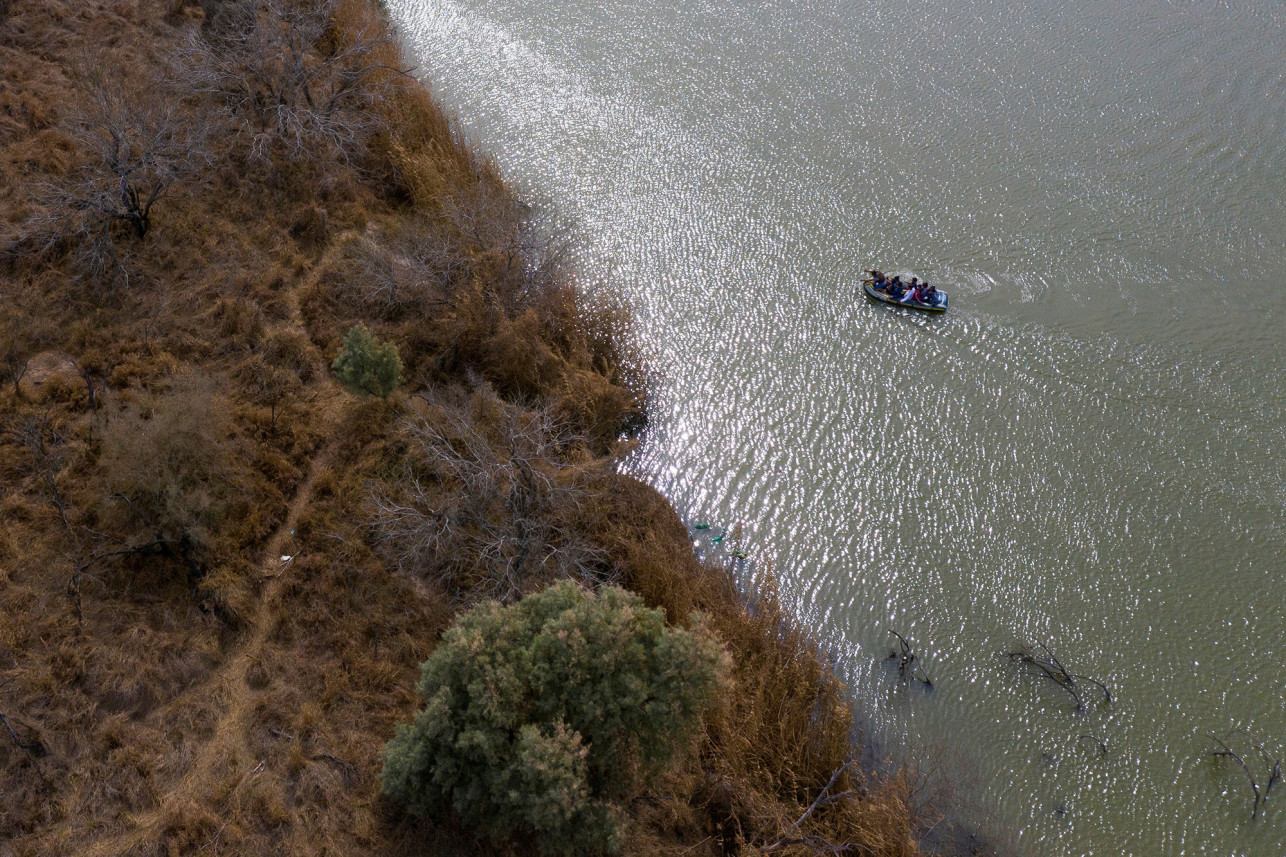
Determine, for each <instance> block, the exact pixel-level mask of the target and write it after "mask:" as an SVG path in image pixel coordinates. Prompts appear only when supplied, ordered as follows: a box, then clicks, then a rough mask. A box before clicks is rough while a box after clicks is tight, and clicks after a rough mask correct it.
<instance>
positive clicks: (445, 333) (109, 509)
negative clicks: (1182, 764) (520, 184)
mask: <svg viewBox="0 0 1286 857" xmlns="http://www.w3.org/2000/svg"><path fill="white" fill-rule="evenodd" d="M318 6H319V4H317V3H315V2H314V3H304V2H300V3H294V2H288V0H272V2H268V0H262V2H250V0H203V2H200V3H197V2H183V0H165V2H160V0H156V1H155V2H152V0H119V2H110V3H80V2H71V0H66V2H58V0H54V2H40V3H37V2H35V0H15V2H13V3H12V4H11V5H10V4H8V3H6V2H4V0H0V73H2V74H3V79H0V159H2V160H3V170H2V171H0V215H2V216H3V222H2V223H0V228H3V230H4V235H5V238H4V241H5V243H4V245H3V253H4V255H3V257H2V258H0V265H2V266H3V267H2V268H0V270H2V272H3V280H2V281H0V289H2V290H3V294H2V296H0V297H2V298H3V305H4V313H3V315H0V480H2V481H0V489H2V496H0V512H2V513H3V517H2V518H0V717H2V719H0V794H2V795H3V796H4V798H3V801H0V855H2V857H8V855H10V854H13V855H27V854H32V855H35V854H68V853H89V854H104V855H105V854H121V853H131V854H153V853H156V854H160V853H195V852H197V851H200V852H201V853H224V854H250V853H268V852H270V851H271V852H274V853H283V854H309V855H314V854H340V853H342V854H354V853H398V854H402V853H422V854H439V853H442V854H447V853H474V852H479V853H481V852H483V851H490V850H491V849H490V848H488V847H486V846H483V845H479V844H478V843H476V842H474V841H473V840H472V839H470V838H469V837H468V836H467V835H466V834H464V833H462V832H461V831H457V830H453V829H449V828H443V827H435V826H432V825H429V824H427V823H421V822H413V821H411V820H409V819H407V818H406V817H404V816H403V815H402V814H401V813H400V812H399V811H398V810H397V809H396V808H395V807H393V806H391V805H389V804H388V803H387V802H386V801H385V800H384V799H383V798H382V797H381V796H380V789H379V783H378V771H379V752H380V749H381V747H382V746H383V744H384V742H386V741H387V740H388V738H389V737H391V735H392V733H393V726H394V724H395V723H396V722H398V721H400V720H405V719H407V718H408V717H409V716H410V715H411V713H412V712H413V711H414V709H415V704H416V700H415V698H414V694H413V687H414V684H415V679H416V673H417V666H418V664H419V663H420V662H421V661H423V660H424V658H425V657H426V656H427V655H428V654H429V652H430V651H431V650H432V648H433V646H434V644H435V642H436V640H437V639H438V637H439V635H440V633H441V631H442V630H443V629H444V628H445V627H446V626H447V624H448V623H449V622H450V620H451V616H452V615H453V613H454V612H455V611H456V610H458V609H459V608H460V607H461V606H462V605H463V604H466V603H468V602H469V601H470V600H471V599H476V598H478V597H482V596H484V595H488V594H491V595H496V596H500V597H515V596H517V595H519V594H521V593H522V592H526V591H530V590H532V589H535V588H538V587H539V586H541V585H543V584H545V583H547V582H548V581H549V580H551V579H553V578H555V577H559V576H568V575H570V576H573V577H577V578H579V579H581V580H582V581H584V582H586V583H590V584H592V583H595V582H598V581H604V580H613V581H619V582H621V583H623V584H624V585H626V586H629V587H631V588H633V589H635V590H637V591H639V592H640V593H642V594H643V595H644V597H645V598H646V599H647V600H648V602H649V603H651V604H655V605H660V606H664V607H665V608H666V610H667V615H669V616H670V617H686V616H687V615H688V614H689V612H690V611H691V610H692V609H693V608H700V609H703V610H705V611H707V612H708V613H709V614H710V615H711V617H712V618H711V626H712V627H713V628H715V629H716V630H717V631H718V633H719V635H720V637H721V638H722V639H723V641H724V643H725V644H726V645H727V646H728V648H729V650H730V651H731V652H732V654H733V656H734V660H735V664H736V667H735V673H734V674H735V681H736V683H735V685H734V692H733V693H731V694H729V695H728V698H727V699H726V700H725V701H724V702H723V704H722V707H721V708H720V709H719V710H718V711H716V712H714V713H713V714H712V715H711V716H710V717H709V718H708V722H707V728H706V735H705V737H704V739H703V741H702V743H701V747H700V749H699V751H698V752H696V753H694V754H693V755H692V757H691V758H690V759H689V760H688V761H687V762H686V763H685V764H684V765H683V766H682V767H681V768H680V769H678V770H676V771H674V772H673V773H672V775H670V777H669V778H668V779H667V781H666V782H665V783H664V784H663V787H662V788H659V789H657V790H656V792H655V793H653V794H647V795H640V796H638V798H637V799H636V800H635V801H634V803H633V804H632V808H631V812H632V814H633V817H634V819H635V824H634V825H633V826H632V828H631V830H632V832H631V839H630V841H629V842H628V843H627V846H626V849H627V851H629V852H631V853H659V852H665V853H668V852H675V853H678V852H680V851H683V852H684V853H704V854H717V853H725V852H728V851H733V850H737V849H751V850H754V849H759V850H766V851H773V852H778V851H779V852H782V853H812V852H815V851H816V850H818V849H819V848H824V847H826V846H827V845H833V844H838V845H848V846H849V848H848V850H850V851H853V852H858V853H877V854H885V855H895V854H913V853H915V852H916V849H915V846H914V845H913V844H912V836H913V832H912V829H911V821H910V819H909V813H908V809H907V806H906V801H905V785H904V784H903V783H901V782H900V781H899V780H894V781H892V782H881V781H879V780H877V779H876V778H874V777H872V776H869V775H863V774H860V773H858V772H857V771H856V770H855V769H852V768H844V770H843V771H842V772H841V774H840V775H839V777H838V778H837V779H835V780H834V782H833V783H832V785H831V789H830V791H829V792H828V795H832V796H836V795H838V796H837V797H834V798H833V799H831V800H826V801H822V802H820V803H818V804H817V805H816V806H815V807H814V808H813V809H812V811H811V812H808V810H809V807H810V805H811V804H813V801H814V799H815V798H816V797H817V796H818V795H819V793H820V792H821V790H822V789H823V788H824V787H825V786H827V784H828V783H830V782H832V776H833V774H834V773H835V772H836V771H837V770H840V769H841V768H843V767H844V765H845V764H846V762H847V761H848V760H849V757H850V753H851V749H850V743H849V742H850V716H849V712H848V709H847V707H846V706H845V705H844V703H843V701H842V696H841V694H840V688H839V687H838V686H837V684H836V682H835V681H834V679H833V678H832V677H831V674H830V673H829V671H828V670H827V669H826V667H825V665H824V664H823V663H822V662H821V661H819V659H818V658H817V657H816V656H815V654H814V653H813V649H812V647H811V646H810V644H809V642H808V640H807V639H806V637H805V636H804V635H803V634H801V633H800V632H799V631H798V630H797V629H796V628H795V627H794V626H793V625H791V623H790V622H789V621H788V620H787V618H786V617H784V616H783V615H782V614H781V611H780V610H779V609H778V608H777V607H776V603H775V599H774V598H773V597H772V592H771V582H770V581H768V582H766V583H765V585H764V588H763V591H762V592H761V598H760V601H759V603H758V605H757V609H756V610H755V611H754V612H753V614H752V613H751V612H748V611H746V610H745V609H744V608H743V607H742V604H741V602H740V600H739V599H738V597H737V595H736V593H735V592H734V591H733V588H732V586H731V583H730V582H729V580H728V578H727V576H726V575H725V574H723V573H722V572H721V571H719V570H717V569H710V568H705V567H702V566H701V565H699V564H698V563H696V562H695V561H694V559H693V557H692V555H691V552H690V550H689V547H688V543H687V538H686V531H685V529H684V528H683V527H682V525H681V524H680V523H679V522H678V520H677V519H676V518H675V516H674V513H673V511H672V510H670V509H669V508H668V506H667V505H666V504H665V502H664V500H663V499H661V498H660V497H658V496H657V495H656V494H655V493H654V492H652V491H651V490H650V489H648V488H646V487H644V486H642V485H639V484H637V483H635V482H633V481H631V480H628V479H625V478H622V477H619V476H617V475H615V474H614V471H613V467H612V460H613V455H614V454H616V453H618V452H619V449H620V441H619V438H620V437H621V436H622V432H625V431H628V430H629V429H631V428H632V427H634V426H635V425H637V423H638V421H639V419H640V418H641V397H640V394H639V392H638V390H639V386H638V383H637V381H636V379H635V378H633V377H632V376H631V373H630V370H629V368H628V367H629V365H630V363H629V360H628V359H627V356H626V355H625V354H624V353H623V352H622V349H621V346H620V343H621V342H623V341H624V340H623V339H622V328H623V326H624V325H625V324H626V319H625V318H624V316H623V315H622V314H621V313H619V312H617V311H615V310H613V309H611V308H610V307H602V306H599V307H586V306H583V305H582V304H583V302H581V301H580V300H579V299H578V297H577V295H576V293H575V290H574V287H573V284H572V282H571V279H570V278H569V276H568V274H567V272H566V271H565V270H563V268H562V267H561V265H560V260H559V253H558V249H559V247H558V241H557V236H555V235H551V234H550V233H549V232H548V231H547V230H545V229H544V228H543V227H542V225H541V224H540V223H539V222H538V221H533V218H532V217H531V215H530V212H528V211H527V210H526V209H525V208H524V206H522V205H521V204H520V203H518V202H517V201H515V200H514V199H513V198H512V197H511V196H510V195H509V194H508V193H507V192H506V191H505V189H504V187H503V186H502V185H501V183H500V182H499V180H498V179H497V177H496V175H495V173H494V171H493V170H492V169H490V168H489V167H488V165H487V164H485V163H483V162H481V161H479V160H478V159H477V158H476V157H474V156H473V155H471V153H470V152H469V151H468V150H467V149H465V148H464V147H462V146H461V145H460V144H459V141H458V140H457V139H456V138H455V137H454V136H453V134H452V133H451V131H450V128H449V125H448V123H447V122H446V121H445V120H444V118H443V116H442V115H441V113H440V112H439V111H438V109H437V108H436V107H435V105H434V104H433V103H432V101H431V99H430V98H429V97H428V95H427V94H426V93H425V92H424V91H423V90H421V89H420V88H418V87H417V86H414V85H411V84H410V82H409V81H408V80H407V79H406V78H405V77H403V76H402V75H400V74H398V73H397V71H396V66H397V64H398V62H399V59H398V55H397V52H396V51H395V50H394V49H393V48H392V46H391V44H390V42H389V40H388V38H387V34H386V31H385V30H384V29H383V27H382V23H381V20H380V19H379V18H378V16H377V15H376V14H375V13H374V12H373V10H372V9H371V8H370V7H369V6H368V5H367V4H366V3H364V2H359V0H348V1H347V2H337V3H330V4H326V5H325V7H324V8H323V9H322V10H321V11H320V12H319V11H317V10H318ZM358 321H361V322H364V323H366V324H367V325H369V326H370V327H371V328H372V329H373V330H374V331H375V332H376V333H377V334H378V335H380V336H381V337H383V338H386V339H389V340H390V341H393V342H395V343H396V344H397V345H398V347H399V349H400V351H401V354H402V357H403V360H404V362H405V366H406V370H405V376H406V377H407V378H408V384H407V385H406V386H405V387H404V388H403V391H401V392H400V393H398V394H396V395H395V396H394V397H392V399H391V400H390V401H387V402H386V401H382V400H378V399H373V398H369V397H368V398H359V397H354V396H351V395H349V394H347V393H345V392H343V391H341V390H339V389H338V388H337V386H336V385H335V384H334V383H333V382H332V381H331V380H330V379H329V373H328V371H327V365H328V362H329V359H330V358H331V357H332V356H333V355H334V353H335V351H336V349H337V347H338V344H339V341H340V339H341V337H342V336H343V334H344V332H345V331H346V330H347V329H348V328H349V326H351V325H352V324H353V323H355V322H358ZM282 555H290V556H292V557H293V559H292V560H290V561H289V562H288V563H283V562H282V561H281V559H280V557H281V556H282ZM801 817H803V821H802V822H801V823H797V820H798V819H800V818H801ZM859 846H860V847H859Z"/></svg>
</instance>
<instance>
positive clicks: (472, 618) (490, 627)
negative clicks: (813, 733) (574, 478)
mask: <svg viewBox="0 0 1286 857" xmlns="http://www.w3.org/2000/svg"><path fill="white" fill-rule="evenodd" d="M726 659H727V656H726V655H725V654H724V652H723V650H722V648H721V647H720V646H719V644H718V643H716V642H715V641H714V640H713V639H712V638H710V637H709V636H707V635H706V634H705V633H703V632H701V631H685V630H682V629H679V628H670V627H667V626H666V624H665V619H664V615H663V614H662V612H661V611H660V610H651V609H648V608H647V607H645V606H644V604H643V601H642V599H641V598H639V596H637V595H634V594H633V593H629V592H626V591H625V590H623V589H618V588H616V587H604V588H602V589H601V590H599V592H598V593H597V594H595V593H594V592H590V591H588V590H585V589H582V588H581V587H579V586H577V585H576V584H575V583H573V582H571V581H563V582H561V583H558V584H555V585H554V586H551V587H550V588H549V589H546V590H544V591H543V592H539V593H536V594H534V595H530V596H528V597H527V598H524V599H523V600H522V601H519V602H517V603H515V604H511V605H509V606H502V605H501V604H500V603H498V602H494V601H493V602H487V603H484V604H481V605H478V606H477V607H474V608H473V609H472V610H470V611H468V612H467V613H465V614H464V615H462V616H461V617H460V618H459V619H458V620H457V622H456V624H455V625H454V626H453V627H452V628H451V629H450V630H449V631H448V632H447V633H446V634H445V636H444V637H443V640H442V644H441V645H440V646H439V647H438V649H437V650H436V651H435V652H434V653H433V655H432V656H431V657H430V658H429V659H428V660H427V661H425V662H424V664H423V666H422V667H421V676H422V677H421V681H420V687H419V692H420V695H421V696H422V697H423V698H424V700H425V706H424V710H423V711H421V712H420V713H419V714H418V715H417V716H416V718H415V720H414V722H412V723H410V724H403V725H401V726H399V727H398V730H397V736H396V737H395V738H394V739H393V740H392V741H390V742H389V744H388V746H387V747H386V748H385V751H384V772H383V782H384V791H385V793H387V794H388V795H389V796H390V797H392V798H393V799H394V800H396V801H397V802H399V803H400V804H402V805H403V806H404V807H406V808H407V810H409V811H410V812H411V813H413V814H415V815H430V816H438V817H440V816H442V815H443V814H445V813H447V812H452V811H453V812H454V813H455V815H456V816H457V817H458V818H459V819H460V820H461V821H462V822H463V823H464V824H465V825H466V826H467V827H468V828H470V829H471V830H472V831H473V832H474V833H476V834H478V835H480V836H483V837H486V838H490V839H492V840H499V839H505V838H521V839H528V840H530V844H531V845H532V846H534V847H535V848H536V849H537V850H539V851H540V852H541V853H544V854H599V853H603V852H614V851H617V850H619V848H620V845H621V828H620V817H621V813H620V812H619V810H618V809H617V806H616V804H615V801H617V800H619V799H620V798H623V797H625V796H627V795H628V794H629V793H630V792H631V791H632V790H634V789H636V788H638V787H639V786H641V785H642V784H644V783H645V782H646V781H647V779H648V778H649V777H650V776H651V775H653V774H655V773H657V772H658V771H660V770H661V769H662V767H663V766H664V765H665V764H666V763H667V762H669V761H671V760H672V759H673V758H674V757H675V755H676V754H677V753H679V752H681V751H682V750H684V749H685V748H686V747H687V746H688V745H689V743H690V739H691V738H692V736H693V735H694V731H695V729H696V727H697V726H698V724H699V722H700V718H701V715H702V712H703V711H704V710H705V709H706V708H707V707H708V705H709V704H710V703H711V702H712V700H713V698H714V693H715V690H716V688H717V687H718V685H719V682H720V678H721V677H722V676H723V675H724V673H725V670H726Z"/></svg>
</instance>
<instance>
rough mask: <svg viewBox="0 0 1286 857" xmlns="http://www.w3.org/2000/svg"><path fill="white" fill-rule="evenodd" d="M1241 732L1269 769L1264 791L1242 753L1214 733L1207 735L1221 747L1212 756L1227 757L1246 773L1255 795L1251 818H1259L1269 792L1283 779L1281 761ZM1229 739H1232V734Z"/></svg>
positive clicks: (1254, 739)
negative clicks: (1260, 808) (1261, 807)
mask: <svg viewBox="0 0 1286 857" xmlns="http://www.w3.org/2000/svg"><path fill="white" fill-rule="evenodd" d="M1239 731H1242V732H1243V733H1244V734H1245V735H1246V736H1247V738H1248V739H1249V740H1250V743H1251V746H1252V747H1253V748H1254V749H1255V750H1256V751H1257V752H1258V753H1259V757H1260V759H1261V760H1262V761H1263V763H1264V767H1265V768H1266V769H1267V773H1268V784H1267V785H1266V786H1265V787H1264V788H1263V790H1262V791H1261V790H1260V788H1259V782H1258V781H1257V780H1256V779H1255V774H1254V772H1253V771H1251V769H1250V765H1249V764H1248V763H1247V762H1246V760H1245V758H1244V757H1243V756H1242V755H1241V754H1240V753H1238V752H1237V751H1235V750H1233V749H1232V747H1230V746H1228V744H1227V742H1225V741H1224V740H1223V739H1222V738H1220V737H1219V736H1218V735H1216V734H1215V733H1214V732H1213V731H1211V732H1208V733H1206V734H1207V736H1208V737H1209V738H1210V740H1211V741H1214V742H1215V743H1216V744H1218V745H1219V747H1220V749H1218V750H1212V751H1211V755H1212V756H1214V757H1215V758H1221V757H1226V758H1229V759H1232V760H1233V761H1234V762H1236V763H1237V764H1238V766H1240V767H1241V769H1242V771H1244V772H1245V774H1246V779H1247V780H1249V781H1250V790H1251V791H1252V792H1253V793H1254V795H1255V803H1254V806H1253V807H1252V808H1251V812H1250V817H1251V818H1257V817H1258V816H1259V807H1260V806H1261V805H1262V804H1263V803H1264V801H1266V800H1268V794H1269V792H1271V791H1272V790H1273V786H1274V785H1276V784H1277V783H1278V782H1279V781H1280V780H1281V778H1282V764H1281V760H1280V759H1278V758H1276V757H1275V756H1270V755H1269V753H1268V751H1267V750H1266V749H1264V745H1263V744H1262V743H1261V742H1260V741H1259V740H1257V739H1256V738H1254V737H1253V736H1251V735H1250V733H1249V732H1244V730H1239ZM1233 734H1236V733H1233ZM1228 737H1229V738H1231V737H1232V734H1230V735H1229V736H1228Z"/></svg>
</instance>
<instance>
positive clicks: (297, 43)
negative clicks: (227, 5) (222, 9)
mask: <svg viewBox="0 0 1286 857" xmlns="http://www.w3.org/2000/svg"><path fill="white" fill-rule="evenodd" d="M236 5H237V6H238V8H239V11H238V13H237V14H235V15H234V14H228V13H224V14H223V16H222V18H221V20H222V21H223V22H224V24H223V25H222V27H221V30H220V32H219V34H218V38H217V39H213V40H211V42H210V44H208V45H198V44H195V43H194V44H193V45H191V46H190V47H189V49H188V50H187V51H186V56H187V57H188V58H189V62H188V68H189V74H190V76H191V80H192V85H193V87H194V88H195V89H196V90H198V91H203V92H208V93H212V94H215V95H216V96H217V97H219V98H220V99H221V100H222V102H223V103H224V105H225V106H226V107H227V108H228V109H229V111H230V113H231V114H232V115H233V116H234V117H236V119H237V121H238V122H239V123H240V125H241V127H242V129H243V130H244V131H245V132H247V133H248V134H249V135H250V140H251V145H250V150H251V154H252V155H253V156H254V157H255V158H257V159H261V160H267V159H268V158H269V157H270V156H271V155H272V154H274V153H280V154H281V155H283V156H285V157H287V158H298V157H306V156H308V155H309V154H311V153H313V152H314V150H315V149H316V147H317V146H319V145H327V146H331V147H333V148H334V149H335V150H336V152H337V153H338V154H339V155H340V156H341V157H343V158H348V157H349V156H350V155H351V154H353V153H355V152H356V151H358V150H359V149H360V148H361V146H362V144H363V142H364V140H365V138H366V137H367V136H368V135H369V134H370V133H371V132H372V131H374V130H377V129H378V128H380V127H382V119H381V118H380V115H379V113H378V111H377V110H376V109H375V107H376V105H377V103H378V102H379V101H380V100H381V99H383V98H384V97H385V96H386V95H387V94H388V92H389V91H390V90H391V89H393V88H395V87H398V86H402V85H404V84H405V82H406V80H407V79H408V73H407V70H406V69H402V68H399V67H397V66H395V65H391V64H389V63H387V62H385V61H384V60H383V58H384V57H386V56H388V55H389V54H390V53H391V52H392V50H393V48H394V44H393V42H392V39H391V37H390V35H389V33H388V31H387V30H386V29H385V28H384V26H383V23H382V22H381V21H379V20H378V19H376V18H371V19H370V20H369V21H368V22H366V23H364V24H363V25H362V26H360V27H359V28H358V29H357V30H356V32H355V33H354V34H353V35H352V37H351V38H349V39H348V40H347V41H337V40H331V42H330V43H327V39H326V37H327V36H328V35H330V33H329V31H328V27H329V22H330V19H331V16H332V15H333V14H334V12H335V10H336V8H337V7H338V5H339V4H338V3H337V2H335V0H326V2H322V3H318V4H300V5H297V4H291V3H287V2H283V0H259V2H246V3H241V4H236Z"/></svg>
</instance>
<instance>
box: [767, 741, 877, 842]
mask: <svg viewBox="0 0 1286 857" xmlns="http://www.w3.org/2000/svg"><path fill="white" fill-rule="evenodd" d="M854 764H855V762H852V761H849V762H845V763H844V764H843V765H841V766H839V767H838V768H836V769H835V773H833V774H831V779H830V782H828V783H827V784H826V786H825V788H823V789H822V790H821V791H820V792H819V793H818V794H817V797H816V798H814V800H813V802H812V804H810V805H809V807H808V809H806V810H804V814H803V815H801V816H800V817H799V818H798V819H796V820H795V823H794V824H792V825H791V826H790V829H789V830H787V831H786V833H785V835H783V836H782V837H781V838H780V839H778V840H777V841H776V842H774V843H772V844H771V845H765V846H764V847H763V848H761V849H759V850H760V851H761V852H762V853H765V854H766V853H768V852H770V851H780V850H781V849H782V848H785V847H786V846H788V845H807V846H809V847H810V848H812V849H813V850H815V851H820V852H825V853H827V854H840V853H842V852H845V851H849V850H852V849H854V848H862V849H863V850H867V849H865V848H864V847H863V846H861V845H857V844H855V843H851V842H845V843H841V844H838V845H837V844H835V843H833V842H830V841H829V840H827V839H825V838H823V837H821V836H812V835H805V836H798V837H795V836H792V834H794V833H795V831H797V830H799V828H800V826H801V825H802V824H803V823H804V822H805V821H807V820H808V817H809V816H810V815H812V814H813V811H814V810H815V809H817V808H818V807H821V806H829V805H830V804H833V803H836V802H838V801H841V800H843V799H844V798H846V797H848V796H850V795H853V794H856V792H855V791H853V790H852V789H848V790H846V791H842V792H838V793H837V794H831V793H830V790H831V788H832V787H834V785H835V783H836V782H837V781H838V780H839V778H840V777H841V776H842V775H843V774H844V772H845V771H847V770H848V769H849V768H851V767H853V765H854ZM869 853H874V852H869Z"/></svg>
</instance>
